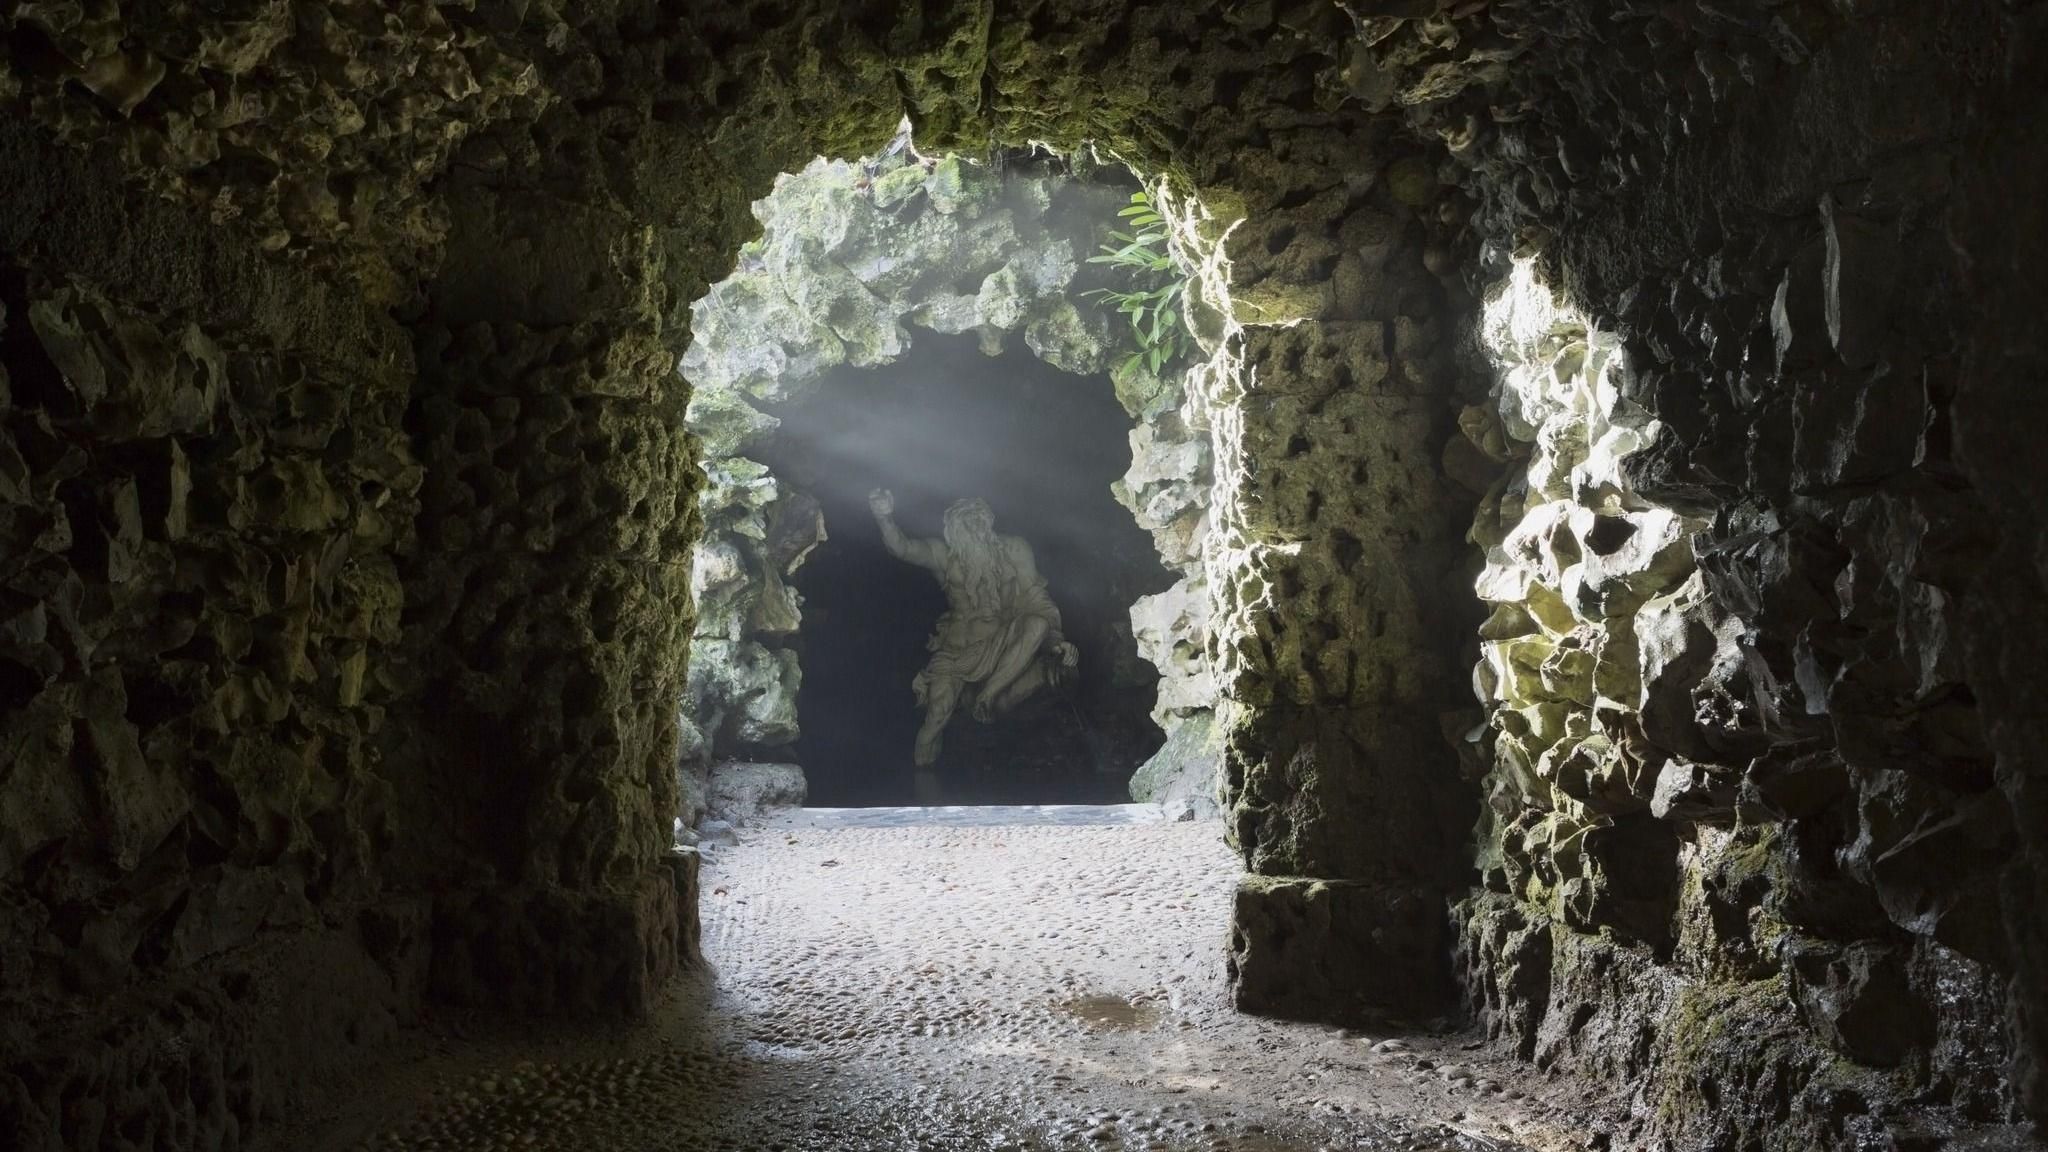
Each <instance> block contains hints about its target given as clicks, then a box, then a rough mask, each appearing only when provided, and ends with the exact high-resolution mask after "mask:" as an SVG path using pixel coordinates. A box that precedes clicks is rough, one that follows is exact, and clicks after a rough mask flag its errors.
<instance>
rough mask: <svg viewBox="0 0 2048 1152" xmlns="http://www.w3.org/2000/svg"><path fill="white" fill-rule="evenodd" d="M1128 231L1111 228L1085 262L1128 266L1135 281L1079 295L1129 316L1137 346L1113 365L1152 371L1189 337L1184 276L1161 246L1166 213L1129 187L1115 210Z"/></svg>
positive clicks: (1177, 354)
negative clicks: (1183, 316)
mask: <svg viewBox="0 0 2048 1152" xmlns="http://www.w3.org/2000/svg"><path fill="white" fill-rule="evenodd" d="M1117 215H1118V216H1119V217H1121V218H1122V219H1123V221H1124V223H1125V225H1126V226H1127V227H1128V228H1130V231H1128V232H1121V231H1111V232H1110V234H1109V237H1110V241H1111V242H1110V243H1107V244H1104V245H1103V246H1102V250H1101V252H1100V253H1099V254H1097V255H1094V256H1090V257H1089V258H1088V263H1090V264H1106V265H1108V266H1110V267H1112V268H1125V269H1129V270H1130V271H1131V273H1132V274H1133V279H1134V280H1135V281H1136V282H1137V286H1136V287H1134V288H1131V289H1129V290H1119V289H1115V288H1097V289H1095V290H1094V291H1091V292H1084V293H1082V295H1084V296H1094V297H1099V298H1101V299H1103V300H1105V301H1107V302H1108V303H1109V304H1110V305H1111V306H1112V307H1114V308H1115V309H1116V310H1117V311H1118V312H1121V313H1123V314H1124V315H1125V316H1127V317H1129V318H1130V321H1131V332H1132V333H1133V335H1134V336H1135V338H1136V340H1137V344H1138V350H1137V351H1136V352H1134V353H1132V354H1131V355H1130V356H1129V357H1128V358H1126V359H1125V360H1124V362H1123V363H1122V364H1120V365H1118V366H1117V373H1118V375H1128V374H1129V373H1131V372H1134V371H1136V370H1137V369H1138V368H1139V366H1141V365H1142V366H1144V367H1145V368H1146V369H1147V370H1149V371H1150V372H1151V373H1152V374H1153V375H1155V376H1157V375H1158V374H1159V372H1160V370H1161V369H1162V368H1164V367H1166V366H1167V365H1170V364H1172V363H1174V362H1175V361H1177V360H1179V359H1180V358H1181V356H1182V355H1183V354H1185V353H1186V352H1187V350H1188V347H1189V345H1190V343H1191V341H1190V339H1189V337H1188V331H1187V327H1186V325H1185V324H1184V323H1183V322H1182V320H1181V311H1180V306H1181V297H1182V296H1183V295H1184V294H1185V292H1186V290H1187V280H1186V279H1185V278H1183V277H1182V276H1181V274H1180V270H1179V269H1178V268H1175V267H1174V264H1173V257H1172V256H1170V255H1169V254H1168V253H1167V250H1166V218H1165V217H1163V216H1161V215H1160V214H1159V209H1158V207H1157V206H1155V205H1154V204H1153V203H1152V197H1151V195H1150V194H1149V193H1147V192H1145V191H1144V190H1143V189H1140V190H1139V191H1136V192H1133V193H1131V202H1130V203H1129V204H1128V205H1125V206H1124V208H1123V209H1122V210H1120V211H1119V212H1117Z"/></svg>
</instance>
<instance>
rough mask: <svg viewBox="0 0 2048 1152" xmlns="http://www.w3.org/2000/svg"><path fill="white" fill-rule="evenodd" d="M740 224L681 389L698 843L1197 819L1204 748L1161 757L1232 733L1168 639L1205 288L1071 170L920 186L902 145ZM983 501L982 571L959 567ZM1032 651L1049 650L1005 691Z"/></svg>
mask: <svg viewBox="0 0 2048 1152" xmlns="http://www.w3.org/2000/svg"><path fill="white" fill-rule="evenodd" d="M754 212H755V214H756V216H758V217H759V218H760V220H761V221H762V223H763V225H764V233H763V235H762V236H761V238H760V239H758V240H756V241H755V242H753V243H752V244H750V245H749V246H748V247H747V248H746V249H745V250H743V251H742V253H741V255H740V259H739V261H738V265H737V267H736V268H735V269H734V271H733V273H732V275H731V276H729V277H728V278H727V279H725V280H723V281H721V282H720V283H718V284H716V285H714V286H713V287H712V289H711V291H710V292H709V293H707V294H706V295H705V296H704V297H703V298H702V299H701V300H699V301H698V302H696V303H695V305H694V306H693V314H694V318H695V327H696V331H697V333H698V339H697V341H696V343H695V344H693V346H692V348H691V350H690V352H689V353H688V355H686V356H685V357H684V360H683V364H682V374H683V377H684V379H685V380H686V381H688V382H689V383H690V384H691V386H692V388H693V398H692V402H691V410H690V413H691V415H690V419H691V421H692V424H693V427H694V428H695V429H696V431H697V432H698V433H699V435H700V436H701V437H702V440H703V443H704V444H705V445H706V458H707V459H706V469H707V473H708V476H709V479H710V483H709V486H708V487H707V489H706V491H705V493H704V495H703V497H702V506H703V508H704V510H705V518H706V524H707V536H708V539H707V542H706V544H705V547H704V548H703V550H702V551H701V552H700V559H699V561H698V565H697V570H696V576H695V586H696V594H697V600H698V607H699V611H698V621H697V635H696V642H695V644H694V646H693V667H692V672H691V687H690V693H689V696H688V698H687V700H686V701H685V707H684V722H685V725H686V731H687V732H689V733H690V734H691V738H690V739H689V740H688V741H686V747H685V757H684V767H683V778H682V784H683V791H684V793H685V796H686V802H685V813H684V817H685V820H686V821H689V822H691V823H695V822H697V820H699V819H700V817H699V816H698V813H699V812H700V811H701V812H703V813H705V814H708V815H709V816H710V817H711V818H712V823H713V834H714V835H724V834H725V832H724V829H723V826H724V825H726V824H729V823H731V822H732V821H734V820H737V821H740V822H744V821H745V820H746V818H747V817H748V816H749V815H750V814H751V813H752V811H753V810H754V809H756V808H757V807H759V804H758V803H757V802H756V800H755V796H756V794H761V795H762V796H763V797H764V798H766V799H769V800H771V801H773V802H779V803H783V804H787V803H790V802H792V801H795V800H798V799H803V800H804V801H805V802H806V803H807V804H808V805H809V806H810V807H813V808H821V807H822V808H834V807H840V806H854V807H864V806H873V805H884V806H886V805H910V806H921V807H932V806H955V805H961V804H992V803H993V804H1012V805H1017V804H1022V805H1039V804H1121V803H1126V802H1129V801H1131V800H1133V799H1136V800H1142V801H1153V800H1168V799H1170V800H1174V801H1176V802H1178V803H1180V804H1182V805H1183V806H1186V807H1188V808H1189V809H1190V810H1191V811H1195V812H1198V813H1203V814H1208V813H1213V812H1214V811H1215V805H1216V799H1215V789H1216V777H1217V771H1216V766H1217V763H1218V757H1217V755H1216V748H1215V744H1214V742H1213V740H1212V739H1208V738H1205V737H1202V736H1199V735H1197V737H1196V738H1193V739H1189V738H1185V737H1184V738H1182V739H1180V740H1179V741H1178V742H1169V741H1167V740H1166V737H1167V736H1168V735H1169V734H1173V733H1175V732H1177V731H1178V730H1180V729H1182V728H1189V729H1191V731H1193V732H1195V733H1198V734H1199V733H1207V732H1210V731H1211V730H1213V722H1212V720H1211V713H1212V712H1213V710H1214V708H1215V707H1216V705H1217V704H1218V702H1219V701H1218V698H1217V696H1216V693H1215V692H1214V689H1213V687H1212V686H1211V685H1212V681H1211V680H1210V679H1209V678H1208V676H1207V674H1206V666H1207V654H1206V652H1205V651H1204V650H1203V649H1204V647H1205V644H1206V637H1205V635H1204V633H1203V631H1202V620H1203V619H1204V617H1205V613H1202V612H1190V611H1187V610H1186V606H1187V605H1189V604H1190V603H1193V602H1196V601H1200V600H1203V599H1204V598H1205V596H1206V593H1205V591H1204V590H1205V589H1206V587H1207V569H1206V567H1205V560H1204V557H1203V551H1204V547H1205V541H1206V537H1207V534H1208V524H1209V519H1208V514H1207V509H1208V505H1209V503H1210V488H1211V483H1212V481H1211V475H1210V469H1209V467H1208V461H1209V458H1210V451H1211V450H1210V445H1209V437H1208V434H1207V432H1206V431H1205V430H1204V429H1203V428H1202V426H1201V422H1202V416H1201V413H1202V410H1203V409H1202V402H1201V398H1200V397H1199V396H1197V395H1193V394H1191V385H1190V379H1191V377H1192V375H1193V373H1194V372H1195V370H1196V369H1197V368H1198V367H1199V366H1200V357H1199V355H1198V352H1199V349H1198V348H1197V346H1196V344H1195V342H1194V340H1193V339H1192V338H1191V337H1190V335H1189V334H1188V332H1187V330H1186V320H1185V315H1186V313H1185V311H1184V300H1183V294H1184V292H1185V289H1186V285H1187V277H1188V273H1187V271H1186V268H1187V266H1188V265H1187V261H1189V260H1191V259H1193V258H1194V257H1192V256H1190V255H1188V254H1187V253H1183V254H1182V255H1181V256H1180V258H1179V259H1180V263H1179V264H1176V262H1175V257H1174V255H1173V253H1172V251H1171V248H1170V245H1171V243H1172V241H1171V239H1170V225H1169V222H1168V221H1167V220H1166V218H1165V216H1164V215H1163V213H1162V212H1161V211H1160V210H1159V209H1158V208H1157V207H1156V206H1155V205H1154V204H1153V203H1152V201H1151V199H1150V196H1149V193H1148V192H1147V191H1146V190H1145V189H1144V188H1143V186H1142V185H1141V184H1140V183H1139V181H1137V180H1136V179H1135V178H1134V177H1133V176H1132V175H1131V174H1130V173H1129V171H1128V170H1126V169H1124V168H1123V167H1121V166H1104V165H1103V164H1101V163H1100V162H1099V161H1096V160H1094V159H1092V157H1091V156H1089V155H1087V154H1084V155H1083V156H1082V157H1080V158H1079V159H1078V161H1070V160H1067V159H1064V158H1062V157H1060V156H1059V155H1057V154H1054V153H1051V152H1049V151H1047V150H1044V149H1031V150H1025V151H1019V152H1007V153H998V154H996V155H995V156H992V157H990V158H989V159H988V160H986V161H983V160H976V159H972V158H968V157H963V156H953V155H947V156H934V157H927V156H923V155H921V154H920V153H919V152H918V150H917V148H916V146H915V144H914V143H913V142H912V141H911V139H910V135H909V126H908V124H907V123H906V125H905V126H904V127H903V129H902V130H901V132H900V133H899V135H898V138H897V140H896V141H895V142H894V143H893V144H892V145H891V147H890V148H889V149H888V150H886V151H885V152H884V153H882V154H880V155H877V156H875V157H870V158H866V159H862V160H858V161H850V162H849V161H828V160H822V159H821V160H818V161H814V162H813V163H811V164H809V165H807V166H806V167H804V168H803V169H802V170H801V171H798V172H794V173H789V174H786V175H784V176H783V177H781V178H779V179H778V181H777V184H776V189H775V192H774V193H773V195H771V196H769V197H768V198H766V199H764V200H762V201H760V202H759V203H757V204H756V205H755V207H754ZM877 500H880V501H881V503H879V504H878V503H876V501H877ZM976 500H979V501H982V502H983V503H984V504H985V505H986V506H987V508H988V509H989V510H990V511H992V512H993V514H994V521H993V528H994V531H995V532H996V533H997V536H995V537H991V538H989V547H990V548H993V549H995V550H993V551H989V552H988V554H987V555H986V556H980V555H977V554H976V552H975V551H974V550H973V548H972V547H968V548H966V550H963V546H962V543H961V540H960V539H956V538H955V536H954V533H955V528H954V516H955V514H956V513H957V512H958V510H959V509H960V508H961V507H963V506H964V503H965V502H970V501H976ZM878 509H883V510H882V511H878ZM1148 530H1149V533H1148ZM996 540H1000V541H1001V544H1000V545H997V544H995V543H994V542H995V541H996ZM967 543H968V544H969V545H971V544H972V540H971V539H970V540H968V542H967ZM941 554H943V555H946V556H950V557H952V559H950V560H947V561H945V562H944V563H943V564H934V563H932V562H931V560H930V559H929V557H931V556H937V555H941ZM956 564H966V565H968V566H969V567H967V568H965V569H962V570H961V571H959V572H956V571H955V568H954V566H955V565H956ZM920 565H922V567H921V566H920ZM978 573H985V574H978ZM991 580H993V581H994V583H987V581H991ZM1018 580H1021V581H1023V582H1024V583H1028V584H1030V585H1031V587H1029V588H1026V587H1024V584H1021V583H1020V584H1018V585H1017V586H1016V587H1015V588H1011V587H1010V584H1009V583H1008V582H1010V581H1018ZM988 589H994V590H995V591H992V592H991V591H988ZM1020 597H1021V598H1022V599H1019V598H1020ZM984 601H986V602H984ZM1027 601H1028V606H1025V605H1026V602H1027ZM1019 611H1023V612H1025V613H1026V616H1028V619H1027V618H1026V616H1016V615H1015V613H1017V612H1019ZM980 621H986V622H987V623H986V624H984V623H981V622H980ZM1020 627H1034V628H1036V629H1038V632H1037V633H1033V635H1034V636H1035V637H1036V639H1035V640H1033V641H1031V643H1034V644H1035V645H1036V646H1037V650H1036V651H1035V652H1024V651H1022V650H1021V648H1020V650H1019V651H1018V652H1017V653H1015V656H1016V657H1018V658H1019V659H1021V660H1022V663H1020V664H1017V665H1015V666H1011V667H1005V663H1006V661H1009V660H1010V659H1011V656H1010V655H1009V654H1005V653H1004V652H1003V648H1004V646H1005V645H1009V644H1011V643H1012V640H1011V639H1010V638H1009V636H1008V635H1006V630H1009V629H1013V628H1020ZM984 632H985V633H986V634H983V633H984ZM1018 643H1023V641H1019V642H1018ZM1191 720H1192V723H1191ZM1141 769H1142V771H1141ZM768 781H775V782H778V783H775V784H773V785H772V787H767V790H766V791H765V792H764V787H765V786H766V784H765V782H768ZM700 796H701V797H702V800H701V804H700V803H698V802H697V801H696V800H695V799H694V798H695V797H700ZM685 839H688V834H687V832H686V833H685Z"/></svg>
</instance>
